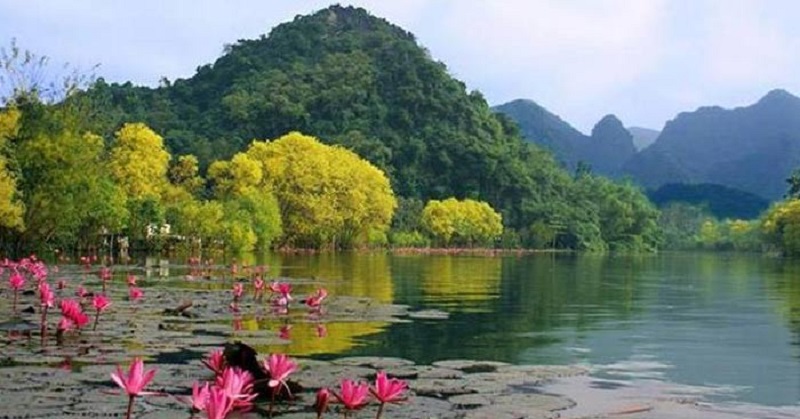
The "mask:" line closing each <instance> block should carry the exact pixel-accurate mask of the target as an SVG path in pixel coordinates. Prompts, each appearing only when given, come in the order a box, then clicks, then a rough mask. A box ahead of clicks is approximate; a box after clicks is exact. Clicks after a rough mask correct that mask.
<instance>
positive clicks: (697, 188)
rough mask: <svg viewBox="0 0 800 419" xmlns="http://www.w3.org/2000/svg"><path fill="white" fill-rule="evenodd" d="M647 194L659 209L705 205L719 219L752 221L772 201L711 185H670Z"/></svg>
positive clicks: (725, 187)
mask: <svg viewBox="0 0 800 419" xmlns="http://www.w3.org/2000/svg"><path fill="white" fill-rule="evenodd" d="M647 195H648V197H649V198H650V200H651V201H653V203H654V204H656V205H658V206H659V207H665V206H667V205H668V204H670V203H673V202H685V203H688V204H692V205H701V206H705V207H706V208H707V209H708V212H709V213H710V214H711V215H712V216H714V217H716V218H718V219H725V218H742V219H748V220H750V219H754V218H757V217H758V216H759V215H761V213H762V212H764V210H766V209H767V208H768V207H769V201H767V200H766V199H764V198H762V197H760V196H758V195H754V194H751V193H749V192H745V191H742V190H738V189H734V188H730V187H727V186H723V185H714V184H709V183H700V184H685V183H668V184H666V185H663V186H661V187H660V188H658V189H657V190H655V191H649V192H648V194H647Z"/></svg>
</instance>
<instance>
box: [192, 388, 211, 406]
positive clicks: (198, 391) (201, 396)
mask: <svg viewBox="0 0 800 419" xmlns="http://www.w3.org/2000/svg"><path fill="white" fill-rule="evenodd" d="M208 396H209V387H208V383H203V385H202V386H201V385H200V384H199V383H197V382H195V383H194V384H192V400H191V402H192V409H194V410H197V411H198V412H202V411H203V410H206V406H207V405H208Z"/></svg>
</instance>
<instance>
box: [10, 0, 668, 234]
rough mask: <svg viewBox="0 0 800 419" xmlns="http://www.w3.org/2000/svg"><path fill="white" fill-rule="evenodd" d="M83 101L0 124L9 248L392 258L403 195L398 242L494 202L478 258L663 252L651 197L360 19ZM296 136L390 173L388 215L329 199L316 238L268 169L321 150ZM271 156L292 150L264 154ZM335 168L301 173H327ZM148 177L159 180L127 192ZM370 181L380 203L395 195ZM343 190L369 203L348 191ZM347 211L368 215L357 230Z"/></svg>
mask: <svg viewBox="0 0 800 419" xmlns="http://www.w3.org/2000/svg"><path fill="white" fill-rule="evenodd" d="M88 87H89V88H88V89H86V90H85V91H82V92H76V91H70V92H69V94H66V95H64V97H63V100H59V101H57V102H48V101H43V100H41V98H40V97H37V95H36V94H35V91H33V94H30V93H31V92H30V91H29V92H21V93H22V94H17V95H16V96H15V97H14V98H13V99H12V100H10V101H7V102H6V106H5V108H4V110H3V113H2V115H1V116H2V117H3V118H4V119H3V120H4V121H6V122H8V123H7V124H5V125H8V127H5V128H2V129H3V132H0V134H2V136H0V139H2V141H3V142H5V143H7V144H10V146H8V147H6V148H5V150H4V153H3V157H4V159H5V160H4V161H6V162H9V163H8V164H6V172H7V174H8V175H7V176H6V177H3V172H2V171H0V194H4V195H3V196H12V197H13V198H12V199H10V200H7V202H6V204H5V206H4V207H3V208H2V211H5V212H6V213H8V214H11V215H12V216H13V217H14V218H10V220H11V221H9V222H7V223H6V225H4V226H3V227H2V230H1V231H0V234H2V235H3V236H4V237H5V238H6V239H7V240H6V241H4V242H5V243H17V245H20V244H21V245H26V244H30V243H50V244H53V243H58V244H59V245H70V240H72V241H73V242H75V241H80V240H84V241H85V240H89V239H90V238H91V237H96V235H97V234H100V233H103V232H110V233H119V234H127V235H130V236H131V237H132V238H134V239H136V238H144V236H145V232H144V228H145V227H146V226H148V225H154V224H155V225H158V224H159V223H165V222H168V223H169V224H171V225H172V226H174V230H173V234H178V235H186V236H190V237H197V238H204V239H206V241H208V240H213V239H214V237H216V236H220V237H221V239H220V241H223V242H225V243H228V244H229V245H231V246H233V247H235V248H237V249H240V250H242V249H244V250H246V249H252V248H254V247H265V246H270V245H275V244H286V245H301V246H313V247H317V246H330V245H333V246H334V247H338V246H340V245H347V246H349V245H361V244H366V243H380V242H385V241H386V240H387V236H386V234H385V228H386V226H388V222H389V221H388V220H389V219H390V218H391V217H392V214H393V213H395V211H394V208H395V206H396V205H397V204H395V203H394V202H395V201H394V200H395V197H399V198H400V205H397V208H398V209H397V212H396V214H395V215H396V217H395V218H397V219H400V220H403V221H402V222H397V220H395V222H394V225H395V226H401V227H399V229H398V230H396V231H397V232H398V233H401V234H397V235H394V234H392V235H390V236H391V237H401V236H403V234H405V237H412V238H414V237H418V235H420V234H422V233H424V232H425V228H424V226H423V223H422V222H421V218H420V214H412V213H411V211H414V209H416V211H417V212H419V211H421V209H422V208H423V206H424V203H425V201H428V200H447V199H451V198H455V199H457V200H465V199H470V200H474V201H476V202H479V203H480V205H486V208H488V209H487V210H486V211H484V212H486V213H487V214H495V211H496V216H497V217H496V220H497V221H500V220H502V223H503V229H502V237H499V238H498V237H497V234H498V233H499V231H500V230H497V229H496V227H492V229H491V233H487V234H485V235H484V236H482V237H481V238H477V236H474V237H475V238H471V237H473V236H472V235H471V234H472V233H469V234H468V235H467V236H465V237H466V238H465V239H464V240H463V242H464V243H467V244H471V243H475V242H481V243H482V244H485V245H497V244H499V243H500V242H502V244H503V245H506V246H511V247H518V246H526V247H539V248H546V247H553V246H554V247H558V248H569V249H582V250H607V249H634V250H636V249H652V248H655V247H656V246H657V244H658V241H659V234H658V228H657V226H656V223H655V220H656V218H657V215H658V213H657V211H656V210H655V208H654V207H653V206H652V205H651V204H650V203H649V201H648V200H647V198H646V197H645V196H644V194H643V193H642V192H641V191H640V190H639V189H637V188H636V187H634V186H632V185H631V184H627V183H625V184H619V183H614V182H611V181H609V180H607V179H605V178H601V177H598V176H594V175H592V174H591V173H588V172H579V173H577V174H575V175H573V174H571V173H569V172H567V171H565V170H564V169H563V168H562V167H561V166H560V165H559V164H558V163H557V162H556V161H555V160H554V158H553V156H552V154H551V153H550V152H548V151H546V150H544V149H541V148H539V147H538V146H536V145H533V144H529V143H527V142H525V141H524V140H523V139H522V138H521V136H520V134H519V132H518V129H517V127H516V125H515V124H513V123H512V122H511V121H510V120H508V119H506V118H505V117H503V116H501V115H495V114H494V113H493V112H492V110H491V109H490V108H489V106H488V104H487V103H486V101H485V100H484V98H483V97H482V95H481V94H480V93H479V92H475V91H473V92H468V91H467V89H466V87H465V85H464V84H463V83H462V82H460V81H458V80H456V79H454V78H453V77H451V76H450V75H449V74H448V72H447V69H446V67H445V66H444V65H443V64H442V63H439V62H436V61H434V60H432V59H431V57H430V56H429V54H428V52H427V51H426V50H425V49H424V48H422V47H420V46H419V45H417V43H416V41H415V39H414V37H413V35H411V34H410V33H408V32H406V31H404V30H402V29H401V28H398V27H396V26H394V25H392V24H390V23H388V22H386V21H385V20H383V19H380V18H376V17H374V16H371V15H370V14H369V13H367V12H366V11H365V10H363V9H358V8H352V7H340V6H332V7H330V8H327V9H325V10H322V11H319V12H317V13H314V14H312V15H309V16H300V17H297V18H296V19H295V20H294V21H293V22H289V23H285V24H281V25H279V26H277V27H275V28H274V29H273V30H272V32H271V33H270V34H269V36H262V37H261V38H260V39H256V40H241V41H238V42H237V43H235V44H233V45H230V46H228V47H226V50H225V53H224V55H223V56H221V57H220V58H219V59H218V60H217V61H216V62H215V63H213V64H211V65H204V66H201V67H199V68H198V70H197V73H196V74H195V75H194V76H193V77H191V78H188V79H181V80H175V81H174V82H169V81H166V80H165V81H164V82H163V83H162V84H161V86H160V87H158V88H147V87H138V86H133V85H131V84H130V83H125V84H108V83H106V82H105V81H103V80H102V79H98V80H96V81H94V82H92V83H88ZM23 90H24V89H23ZM26 95H27V96H26ZM18 113H19V114H18ZM0 127H2V126H0ZM290 132H298V134H290V138H295V140H291V141H290V140H286V141H283V142H281V141H279V140H278V141H275V144H276V146H271V145H267V144H272V143H265V144H263V145H259V143H252V145H250V144H251V142H252V140H253V139H263V138H268V139H278V138H282V137H283V136H284V135H286V134H287V133H290ZM299 132H302V133H303V134H299ZM292 135H294V137H292ZM297 136H300V137H303V138H305V136H308V137H309V138H312V137H313V138H314V141H317V140H319V141H322V143H324V144H326V145H335V146H337V148H336V149H337V150H338V149H341V150H342V152H344V150H349V151H348V153H351V154H348V155H347V156H351V157H355V158H356V159H362V158H363V159H365V160H366V161H367V162H369V164H370V167H374V169H375V170H378V171H379V173H381V176H384V175H385V176H386V177H387V179H388V181H389V185H390V186H389V187H390V189H389V190H388V191H387V193H389V195H390V196H389V198H387V199H386V200H384V201H382V202H384V203H385V204H384V205H383V206H382V207H381V208H382V209H380V210H375V211H372V212H370V211H371V210H370V211H367V212H363V208H360V207H358V208H357V207H352V208H350V207H347V206H346V205H349V204H339V203H336V202H337V201H330V202H332V203H335V204H331V205H332V208H338V210H339V211H340V212H342V213H341V214H338V215H332V214H330V213H327V214H324V215H321V216H322V217H323V219H324V220H326V223H327V221H331V223H332V224H326V223H322V222H321V223H316V225H319V226H321V225H331V226H336V227H335V228H334V227H331V228H332V229H328V230H327V231H325V232H309V231H303V230H302V228H301V226H302V225H304V224H303V223H302V222H301V221H302V220H299V219H298V217H303V216H304V215H303V214H300V213H299V212H297V211H308V210H307V209H305V210H304V209H302V208H305V207H304V206H303V205H306V206H307V204H308V202H294V203H293V204H292V205H289V204H288V203H287V202H288V201H287V199H288V198H287V195H286V194H285V193H284V192H282V189H281V188H282V187H283V186H285V185H286V184H285V183H281V182H282V181H279V178H277V177H275V176H277V174H275V173H273V172H271V170H274V169H275V168H276V167H279V166H280V164H282V163H280V162H285V161H288V160H292V159H293V158H294V157H298V156H303V153H305V151H304V150H303V149H302V148H303V147H305V146H303V144H306V145H308V144H309V143H308V141H306V140H297V138H299V137H297ZM277 144H290V145H291V146H290V147H289V146H287V147H278V148H274V151H273V152H271V153H273V154H269V153H266V154H265V153H262V152H260V151H259V150H260V149H261V148H265V147H266V149H273V147H277ZM248 146H249V148H248ZM315 147H316V146H313V147H312V149H314V150H317V148H315ZM278 150H280V151H279V152H278ZM309 150H310V149H309ZM262 151H263V150H262ZM275 153H277V154H275ZM337 153H339V152H338V151H336V152H334V151H332V152H327V151H315V152H314V153H312V154H309V155H308V156H306V157H311V156H314V155H319V156H327V157H324V159H327V158H334V160H335V161H337V162H338V163H325V164H329V165H330V166H331V167H333V166H336V167H338V168H342V167H351V166H352V167H360V166H359V165H358V164H351V163H341V162H345V161H350V160H348V159H351V157H342V156H345V155H344V154H341V153H339V154H337ZM353 153H354V154H353ZM40 154H41V155H40ZM295 154H297V156H295ZM340 154H341V156H340V157H335V156H337V155H340ZM137 156H138V157H137ZM265 156H272V157H265ZM275 156H278V157H275ZM320 158H323V157H320ZM276 159H277V160H276ZM287 159H288V160H287ZM324 159H323V160H318V163H317V164H316V165H315V163H311V164H310V165H309V166H307V167H309V168H314V169H319V165H320V164H322V163H319V162H322V161H327V160H324ZM336 159H338V160H336ZM342 159H344V160H342ZM334 160H331V161H334ZM293 161H294V160H293ZM133 162H135V163H136V164H135V165H134V164H133ZM298 164H299V163H298ZM276 165H277V166H276ZM337 165H338V166H337ZM298 167H299V166H298ZM2 168H3V167H2V166H0V169H2ZM87 168H88V169H90V170H86V169H87ZM309 170H310V169H309ZM371 170H372V169H364V170H362V169H357V170H356V171H355V172H352V173H369V172H370V171H371ZM146 173H147V174H149V175H147V176H145V177H147V182H144V181H142V182H138V181H137V182H132V180H133V179H136V178H137V176H141V175H144V174H146ZM320 173H322V172H320ZM259 175H260V177H259ZM328 176H330V177H328ZM337 176H338V177H337ZM370 176H371V175H370ZM319 177H320V179H319V180H320V181H321V182H322V183H320V184H319V185H318V186H317V187H319V188H334V186H325V185H335V187H340V186H341V183H342V180H343V179H350V181H351V182H356V181H357V180H356V179H357V177H354V175H352V174H348V173H347V172H341V173H339V172H338V171H328V172H325V173H322V174H321V175H320V176H319ZM256 178H257V179H256ZM267 180H269V181H267ZM241 182H244V183H241ZM248 182H250V183H248ZM276 182H277V183H276ZM326 182H328V183H326ZM369 182H372V183H367V184H366V185H368V186H369V185H372V186H371V187H372V189H376V190H385V189H386V187H387V186H385V185H383V184H382V183H381V182H382V181H377V183H375V182H373V181H369ZM282 185H283V186H282ZM290 186H291V185H290ZM291 187H292V188H299V187H302V185H294V186H291ZM349 189H350V193H351V195H352V196H356V195H358V190H359V189H358V188H355V185H353V184H352V183H351V185H350V188H349ZM6 191H11V192H8V193H6ZM63 191H73V192H69V193H63ZM310 191H312V192H313V189H310ZM54 197H55V198H54ZM291 197H292V198H296V194H295V195H292V196H291ZM371 199H372V201H375V200H376V199H373V198H371ZM469 202H471V201H469ZM408 203H412V204H413V205H406V204H408ZM415 203H419V204H415ZM301 204H303V205H301ZM92 205H93V206H92ZM482 208H483V207H482ZM489 209H490V210H491V211H489ZM293 211H295V212H293ZM347 211H350V212H351V213H352V214H365V215H363V216H362V215H358V217H355V218H347V217H348V216H347V215H346V214H344V213H345V212H347ZM359 211H361V212H359ZM482 211H483V210H482ZM467 213H470V212H469V211H468V212H467ZM475 213H476V214H478V213H481V211H477V212H475ZM63 215H69V216H68V217H64V216H63ZM359 217H361V218H359ZM364 217H366V218H364ZM387 217H388V218H387ZM492 217H494V216H492ZM293 220H294V221H293ZM347 220H351V221H347ZM352 220H357V221H352ZM358 220H360V221H358ZM354 223H358V224H362V225H359V226H355V225H354ZM371 223H375V224H371ZM306 224H307V223H306ZM336 228H341V229H344V230H341V229H340V230H336ZM79 233H80V234H79ZM79 236H81V237H79ZM83 236H85V237H83ZM487 238H488V239H487ZM430 239H431V238H430V237H429V238H428V239H426V240H427V241H426V240H421V241H417V242H418V243H424V242H430ZM414 240H416V239H414ZM233 243H235V245H234V244H233ZM73 244H74V243H73Z"/></svg>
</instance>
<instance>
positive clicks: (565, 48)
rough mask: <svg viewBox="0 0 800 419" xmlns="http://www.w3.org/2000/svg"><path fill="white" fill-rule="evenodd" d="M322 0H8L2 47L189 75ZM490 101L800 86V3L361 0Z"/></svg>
mask: <svg viewBox="0 0 800 419" xmlns="http://www.w3.org/2000/svg"><path fill="white" fill-rule="evenodd" d="M329 4H331V2H330V1H314V0H292V1H290V0H271V1H270V0H261V1H257V0H240V1H227V2H223V1H205V0H196V1H190V0H172V1H159V0H138V1H122V0H78V1H75V0H71V1H68V0H37V1H21V0H0V42H1V43H0V45H3V46H8V45H10V40H11V39H12V38H16V39H17V43H18V45H19V46H20V47H22V48H25V49H29V50H31V51H33V52H35V53H37V54H40V55H46V56H48V57H50V58H51V62H53V63H69V64H71V65H73V66H78V67H80V68H85V69H89V68H91V67H92V66H93V65H95V64H99V65H100V67H99V68H98V69H97V70H96V73H97V75H99V76H102V77H104V78H105V79H106V80H108V81H120V82H122V81H132V82H133V83H135V84H144V85H151V86H154V85H156V84H157V83H158V80H159V79H161V78H162V77H167V78H168V79H170V80H174V79H176V78H186V77H190V76H191V75H192V74H193V73H194V71H195V69H196V68H197V67H198V66H199V65H202V64H206V63H210V62H213V61H214V60H215V59H216V58H217V57H219V56H220V54H221V53H222V49H223V46H224V45H225V44H226V43H232V42H235V41H236V40H238V39H250V38H256V37H258V36H259V35H261V34H267V33H269V30H270V29H271V28H272V27H274V26H275V25H277V24H279V23H281V22H286V21H290V20H292V19H293V18H294V16H296V15H298V14H308V13H311V12H314V11H316V10H319V9H322V8H325V7H327V6H328V5H329ZM341 4H343V5H345V4H352V5H357V6H362V7H364V8H366V9H367V10H369V11H370V12H371V13H372V14H374V15H376V16H380V17H384V18H386V19H387V20H389V21H390V22H393V23H395V24H397V25H399V26H402V27H403V28H405V29H407V30H409V31H411V32H413V33H414V34H415V35H416V36H417V39H418V41H419V43H420V44H421V45H422V46H424V47H425V48H427V49H428V50H429V51H430V52H431V54H432V56H433V57H434V58H435V59H437V60H439V61H442V62H444V63H445V64H446V65H447V66H448V68H449V70H450V72H451V74H452V75H453V76H455V77H456V78H458V79H460V80H462V81H464V82H465V83H466V84H467V86H468V88H469V89H477V90H480V91H481V92H483V93H484V95H485V97H486V98H487V99H488V100H489V102H490V103H491V104H493V105H494V104H500V103H503V102H506V101H509V100H512V99H515V98H529V99H533V100H535V101H537V102H539V103H540V104H541V105H543V106H545V107H546V108H548V109H550V110H551V111H553V112H555V113H556V114H558V115H560V116H561V117H562V118H563V119H565V120H566V121H568V122H570V123H572V124H573V125H575V126H576V127H577V128H578V129H580V130H582V131H584V132H586V131H589V130H590V129H591V127H592V126H593V125H594V123H595V122H596V121H598V120H600V118H601V117H602V116H603V115H605V114H608V113H613V114H615V115H617V116H618V117H619V118H620V119H621V120H622V121H623V122H624V123H625V124H626V125H629V126H630V125H638V126H645V127H649V128H655V129H660V128H661V127H662V126H663V124H664V123H665V122H666V121H667V120H669V119H672V118H673V117H675V115H676V114H677V113H678V112H681V111H690V110H694V109H696V108H697V107H699V106H706V105H720V106H724V107H736V106H744V105H748V104H750V103H753V102H755V101H756V100H758V99H759V98H760V97H761V96H763V95H764V94H766V92H767V91H769V90H771V89H773V88H784V89H787V90H789V91H790V92H792V93H794V94H800V25H797V19H798V18H799V17H800V2H798V1H793V0H671V1H667V0H550V1H539V0H493V1H484V0H403V1H400V0H363V1H350V2H345V1H342V2H341Z"/></svg>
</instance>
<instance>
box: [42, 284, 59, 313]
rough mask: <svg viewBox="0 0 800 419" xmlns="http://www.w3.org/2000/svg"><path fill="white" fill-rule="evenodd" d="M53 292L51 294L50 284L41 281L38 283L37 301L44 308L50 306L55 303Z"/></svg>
mask: <svg viewBox="0 0 800 419" xmlns="http://www.w3.org/2000/svg"><path fill="white" fill-rule="evenodd" d="M55 300H56V297H55V294H53V290H52V289H50V284H48V283H47V282H44V281H43V282H42V283H41V284H39V302H40V303H41V305H42V307H44V308H51V307H53V306H54V305H55Z"/></svg>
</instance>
